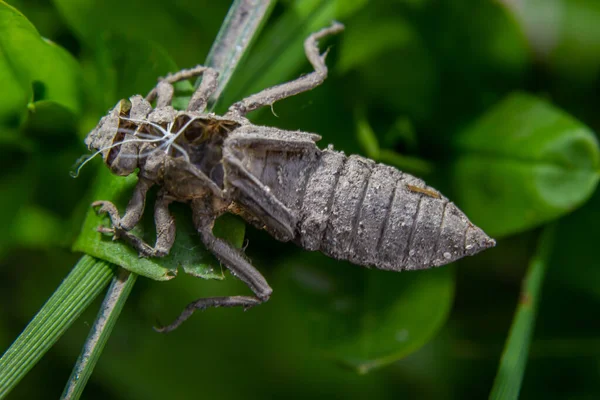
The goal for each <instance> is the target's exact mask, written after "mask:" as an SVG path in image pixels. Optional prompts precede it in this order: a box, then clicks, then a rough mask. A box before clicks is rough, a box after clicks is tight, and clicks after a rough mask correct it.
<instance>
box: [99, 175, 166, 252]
mask: <svg viewBox="0 0 600 400" xmlns="http://www.w3.org/2000/svg"><path fill="white" fill-rule="evenodd" d="M136 189H137V187H136ZM146 191H147V189H146ZM137 196H139V195H138V194H137V193H136V194H135V195H134V197H133V199H135V198H136V197H137ZM144 197H145V193H144ZM133 199H132V201H130V204H131V203H133ZM171 201H172V200H171V199H170V198H169V197H167V196H166V195H165V194H164V193H159V194H158V198H157V199H156V204H155V206H154V223H155V225H156V243H155V245H154V247H151V246H150V245H149V244H148V243H146V242H144V241H143V240H142V239H141V238H139V237H137V236H135V235H134V234H132V233H130V232H128V231H129V230H130V229H131V228H133V227H134V226H135V225H137V223H138V222H139V220H140V219H141V216H142V214H143V202H142V206H141V209H136V210H135V211H136V214H135V215H136V218H137V221H135V222H136V223H135V224H133V225H132V226H131V227H127V228H126V227H123V220H124V219H125V217H123V219H120V218H119V213H118V211H117V208H116V207H115V206H114V204H112V203H110V202H108V201H104V202H95V203H94V204H92V205H93V206H101V207H100V209H99V210H98V212H99V213H108V215H109V216H110V219H111V221H112V223H113V227H112V228H107V227H102V226H101V227H99V228H98V231H99V232H102V233H112V234H113V235H114V239H123V240H124V241H126V242H127V243H129V244H130V245H131V246H132V247H133V248H134V249H136V250H137V251H138V253H139V255H140V257H163V256H166V255H167V254H169V251H170V250H171V247H172V246H173V242H174V241H175V220H174V219H173V216H172V215H171V213H170V212H169V204H170V203H171ZM129 209H130V208H129V206H128V211H129ZM132 214H133V212H132ZM126 215H127V213H126ZM132 218H133V217H132Z"/></svg>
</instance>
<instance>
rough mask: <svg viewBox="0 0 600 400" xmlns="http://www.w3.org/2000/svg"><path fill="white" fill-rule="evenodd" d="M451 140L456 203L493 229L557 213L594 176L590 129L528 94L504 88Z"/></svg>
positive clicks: (598, 160) (511, 228) (589, 186)
mask: <svg viewBox="0 0 600 400" xmlns="http://www.w3.org/2000/svg"><path fill="white" fill-rule="evenodd" d="M454 144H455V148H456V149H457V151H458V152H459V156H458V157H457V159H456V160H455V162H454V163H453V171H452V178H451V179H452V184H453V188H454V189H455V191H456V199H457V203H458V204H459V205H460V206H461V208H462V209H463V210H464V211H465V213H466V214H467V215H468V216H469V218H470V219H471V221H473V223H475V224H477V225H479V226H481V227H482V228H483V229H484V230H485V231H486V232H488V233H489V234H490V235H492V236H496V237H498V236H506V235H510V234H514V233H517V232H522V231H525V230H527V229H531V228H534V227H536V226H539V225H541V224H543V223H545V222H548V221H551V220H553V219H556V218H559V217H561V216H563V215H565V214H567V213H569V212H571V211H573V210H574V209H576V208H577V207H579V206H580V205H581V204H583V203H584V202H585V201H586V200H587V199H588V198H589V197H590V196H591V195H592V193H593V192H594V190H595V188H596V185H597V183H598V178H599V173H598V172H599V169H600V151H599V149H598V141H597V140H596V137H595V136H594V134H593V132H592V131H591V130H590V129H588V128H587V127H586V126H585V125H583V124H582V123H581V122H579V121H577V120H575V119H574V118H573V117H571V116H569V115H568V114H566V113H564V112H563V111H561V110H559V109H557V108H555V107H554V106H552V105H550V104H548V103H547V102H545V101H543V100H541V99H539V98H537V97H534V96H531V95H527V94H523V93H516V94H512V95H510V96H508V97H507V98H506V99H504V100H503V101H501V102H500V103H498V104H497V105H496V106H494V107H493V108H492V109H491V110H490V111H488V112H487V113H486V114H485V115H483V116H482V117H481V118H479V119H478V120H477V121H476V122H475V123H474V124H473V125H472V126H471V127H470V128H469V129H466V130H465V131H464V132H462V133H461V134H460V135H458V136H457V137H456V138H455V143H454Z"/></svg>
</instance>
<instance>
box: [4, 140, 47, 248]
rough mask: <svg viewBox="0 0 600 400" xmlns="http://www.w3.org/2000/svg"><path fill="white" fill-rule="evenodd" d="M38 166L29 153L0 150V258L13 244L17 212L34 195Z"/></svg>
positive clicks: (10, 148) (10, 149)
mask: <svg viewBox="0 0 600 400" xmlns="http://www.w3.org/2000/svg"><path fill="white" fill-rule="evenodd" d="M37 167H38V165H37V162H36V160H35V159H34V157H32V155H31V154H30V153H29V152H26V151H23V150H22V149H20V148H14V147H8V146H3V147H0V193H1V195H0V221H2V226H3V229H1V230H0V255H2V254H3V253H4V252H5V251H6V250H8V248H9V247H10V246H11V245H13V244H14V243H15V239H16V238H15V237H14V229H15V224H16V223H18V214H19V210H20V209H21V208H22V207H23V206H24V205H25V204H27V203H28V202H29V201H30V200H31V198H32V196H33V193H34V190H35V186H36V183H37V181H38V177H37V175H36V173H35V172H36V169H37Z"/></svg>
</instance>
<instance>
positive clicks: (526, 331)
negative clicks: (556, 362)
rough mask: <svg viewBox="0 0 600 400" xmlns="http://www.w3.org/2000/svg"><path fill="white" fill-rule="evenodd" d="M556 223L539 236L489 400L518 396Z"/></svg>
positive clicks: (504, 399)
mask: <svg viewBox="0 0 600 400" xmlns="http://www.w3.org/2000/svg"><path fill="white" fill-rule="evenodd" d="M555 230H556V226H555V225H554V224H552V225H547V226H546V227H545V228H544V231H543V232H542V235H541V236H540V239H539V243H538V247H537V250H536V253H535V254H534V256H533V258H532V259H531V262H530V263H529V267H528V269H527V274H526V275H525V278H524V280H523V284H522V287H521V296H520V299H519V305H518V307H517V312H516V313H515V317H514V319H513V323H512V326H511V328H510V333H509V336H508V340H507V341H506V345H505V347H504V352H503V354H502V359H501V360H500V366H499V368H498V373H497V374H496V379H495V380H494V386H493V388H492V392H491V393H490V397H489V398H490V400H511V399H518V398H519V391H520V390H521V383H522V381H523V375H524V373H525V365H526V363H527V358H528V356H529V345H530V343H531V337H532V336H533V328H534V325H535V316H536V312H537V305H538V303H539V299H540V296H541V287H542V282H543V280H544V275H545V274H546V270H547V268H548V258H549V257H550V253H551V251H552V247H553V246H554V237H555Z"/></svg>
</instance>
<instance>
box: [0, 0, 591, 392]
mask: <svg viewBox="0 0 600 400" xmlns="http://www.w3.org/2000/svg"><path fill="white" fill-rule="evenodd" d="M523 3H526V4H523ZM228 7H229V2H217V1H209V0H194V1H192V0H176V1H172V2H164V1H158V0H145V1H141V0H129V1H114V0H103V1H100V0H85V1H84V0H53V1H51V2H47V1H42V0H37V1H36V0H20V1H8V4H7V3H4V2H1V1H0V87H1V88H2V89H1V90H0V165H1V166H2V168H1V169H0V223H1V224H2V229H1V230H0V301H1V302H2V304H3V306H2V307H0V349H3V350H4V349H6V348H8V347H9V345H10V343H11V342H12V341H13V340H14V339H15V338H16V337H17V336H18V334H19V333H20V332H21V331H22V330H23V328H24V327H25V325H26V324H27V322H28V321H29V320H30V319H31V318H32V317H33V316H34V315H35V313H36V312H37V310H38V309H39V308H40V307H41V306H42V305H43V303H44V302H45V300H46V299H47V298H48V297H49V296H50V295H51V294H52V292H53V291H54V289H55V288H56V287H57V286H58V285H59V283H60V281H61V280H62V279H63V278H64V277H65V276H66V275H67V274H68V272H69V271H70V268H71V267H72V266H73V265H74V264H75V263H76V261H77V259H78V258H79V257H80V255H81V254H80V253H73V252H71V247H72V245H73V244H74V243H77V244H76V248H77V250H79V251H84V252H87V253H89V254H92V255H94V256H96V257H100V258H104V259H107V260H109V261H111V262H115V263H119V264H121V265H122V266H125V267H130V268H131V269H133V270H135V271H136V272H138V273H140V274H142V275H145V276H147V277H150V278H154V279H158V280H160V279H170V278H171V277H172V274H170V272H169V271H168V270H169V269H170V270H171V272H172V270H174V269H175V267H176V266H185V267H186V268H185V271H186V272H188V273H190V274H191V275H195V276H201V277H205V278H217V280H200V279H198V278H196V277H193V276H190V275H188V274H185V273H183V272H179V274H178V276H177V277H176V278H175V279H170V280H168V281H167V282H160V281H157V280H152V279H145V278H142V279H138V281H137V284H136V286H135V287H134V289H133V292H132V294H131V296H130V298H129V301H128V302H127V304H126V306H125V309H124V311H123V313H122V315H121V318H120V319H119V321H118V323H117V326H116V328H115V330H114V332H113V334H112V336H111V338H110V341H109V343H108V345H107V347H106V349H105V351H104V354H103V355H102V358H101V359H100V361H99V363H98V365H97V368H96V370H95V372H94V374H93V375H92V378H91V380H90V382H89V384H88V387H87V389H86V392H85V398H87V399H95V398H98V399H104V398H114V399H162V398H199V397H202V398H214V399H234V398H265V397H276V398H277V397H286V398H307V397H311V398H327V397H332V396H340V397H345V398H365V397H367V396H369V397H372V398H382V399H387V398H389V399H392V398H394V399H395V398H400V397H403V396H404V397H408V398H420V399H463V398H484V397H487V396H488V395H489V393H490V391H491V388H492V386H493V384H494V377H495V376H496V373H497V370H498V365H499V360H500V358H501V355H502V348H503V346H504V343H505V342H506V340H507V336H508V333H509V329H510V326H511V321H512V320H513V317H514V316H515V310H516V308H517V306H518V305H519V304H521V305H522V306H523V304H525V306H527V305H528V299H527V298H526V297H524V296H521V297H520V294H519V292H520V287H521V283H522V280H523V277H524V275H525V271H526V269H527V266H528V264H529V263H530V261H531V259H532V257H534V255H536V254H537V255H538V256H536V257H535V261H536V262H537V261H539V260H541V262H542V264H548V270H547V276H546V279H545V280H544V281H543V295H542V298H541V301H540V303H539V310H538V315H537V320H536V328H535V331H534V333H533V339H532V342H531V345H530V348H529V352H528V353H527V348H526V347H525V348H524V349H520V348H516V351H517V352H518V351H519V350H520V351H521V354H520V356H522V357H528V364H527V368H526V370H525V375H524V377H523V386H522V388H521V396H522V397H523V398H544V399H563V398H565V399H566V398H569V399H592V398H598V397H600V370H599V368H598V365H600V364H599V363H600V336H599V332H600V319H599V318H597V315H598V312H597V310H598V307H599V305H600V289H599V288H600V272H599V271H600V269H599V267H598V261H597V251H596V247H595V246H596V243H597V240H598V237H600V229H599V228H598V226H599V224H598V221H599V220H600V194H599V193H598V190H597V188H596V186H597V182H598V177H599V172H600V152H599V150H598V141H597V134H596V133H595V132H598V131H600V114H599V113H598V112H597V109H598V107H599V98H598V93H600V92H599V89H600V82H599V77H600V28H599V27H600V24H599V23H598V21H600V3H598V2H597V1H595V0H552V1H549V0H535V1H529V2H513V1H508V0H506V1H503V0H496V1H491V0H489V1H479V0H458V1H450V0H393V1H391V0H372V1H367V0H352V1H349V0H339V1H333V0H331V1H329V0H287V1H284V0H282V1H279V2H278V3H277V5H276V6H275V8H274V10H273V13H272V15H271V17H270V19H269V20H268V21H267V24H266V25H265V28H264V31H263V32H262V34H261V36H260V37H259V39H258V41H257V42H256V43H255V46H254V47H253V48H252V50H251V52H250V55H249V57H247V58H246V59H245V60H244V61H243V63H242V64H241V66H240V67H239V68H238V70H237V72H236V74H235V76H234V77H233V80H232V82H231V83H230V85H229V86H228V88H227V89H226V92H225V93H224V95H223V98H222V101H221V102H220V103H219V104H218V107H217V109H218V110H219V109H220V110H222V109H224V108H226V106H227V105H228V104H230V103H231V102H233V101H235V100H237V99H240V98H242V97H243V96H245V95H248V94H251V93H255V92H257V91H258V90H260V89H262V88H264V87H267V86H270V85H273V84H276V83H280V82H283V81H286V80H289V79H292V78H294V77H296V76H298V75H299V74H301V73H306V72H308V71H310V66H309V65H308V63H307V62H306V60H305V57H304V53H303V50H302V41H303V40H304V38H305V37H306V36H307V35H308V34H309V33H310V32H313V31H315V30H317V29H319V28H321V27H323V26H325V25H327V24H329V23H330V21H331V20H333V19H337V20H340V21H341V22H343V23H344V24H345V25H346V31H345V32H344V33H343V34H341V35H339V36H338V37H336V38H334V39H332V40H330V41H328V43H327V44H329V45H331V51H330V54H329V56H328V65H329V66H330V77H329V78H328V80H327V81H326V82H325V84H324V85H323V86H321V87H319V88H317V89H315V90H313V91H312V92H310V93H306V94H302V95H299V96H296V97H294V98H291V99H288V100H285V101H282V102H279V103H277V104H275V106H274V111H275V113H276V114H277V115H274V114H273V113H270V112H269V110H263V111H258V112H256V113H254V114H253V115H251V119H252V120H253V121H254V122H255V123H257V124H265V125H274V126H279V127H281V128H287V129H300V130H305V131H311V132H317V133H319V134H320V135H322V136H323V140H322V145H323V146H325V145H327V144H329V143H332V144H334V145H335V147H336V148H338V149H342V150H344V151H345V152H347V153H362V154H365V155H367V156H369V157H372V158H375V159H376V160H378V161H381V162H386V163H390V164H392V165H396V166H398V167H400V168H401V169H404V170H407V171H408V172H412V173H414V174H416V175H419V176H421V177H423V178H424V179H426V180H427V182H428V183H429V184H431V185H432V186H434V187H438V188H440V189H441V190H442V192H444V193H445V194H446V195H447V196H448V197H449V198H451V199H453V200H454V201H455V202H456V203H457V205H459V207H461V208H462V209H463V210H464V211H465V212H466V214H467V215H469V216H470V217H471V219H472V220H473V222H474V223H476V224H478V225H480V226H481V227H482V228H483V229H484V230H486V232H488V233H489V234H490V235H492V236H494V237H496V238H497V239H498V245H497V247H496V248H494V249H492V250H489V251H486V252H484V253H482V254H480V255H478V256H477V257H473V258H469V259H465V260H462V261H460V262H458V263H456V264H455V265H451V266H447V267H444V268H440V269H436V270H432V271H426V272H420V273H401V274H394V273H390V272H383V271H376V270H368V269H362V268H358V267H356V266H353V265H350V264H347V263H342V262H336V261H334V260H330V259H328V258H326V257H324V256H322V255H320V254H315V253H307V252H304V251H302V250H299V249H297V248H295V247H294V246H293V245H291V244H281V243H278V242H276V241H275V240H274V239H272V238H270V237H269V236H268V235H266V234H265V233H264V232H258V231H256V230H254V229H251V228H249V229H248V230H247V232H246V239H247V243H248V247H247V250H246V251H247V253H248V255H249V256H250V258H251V259H252V260H253V263H254V264H255V265H256V266H257V267H258V268H259V269H260V270H261V271H262V272H264V274H265V276H266V277H267V279H268V280H269V282H270V284H271V286H272V287H273V288H274V291H275V292H274V295H273V297H272V299H271V300H270V301H269V302H268V303H266V304H264V305H261V306H260V307H257V308H255V309H252V310H251V311H248V312H241V310H210V311H207V312H203V313H198V314H197V315H194V317H193V318H191V319H190V320H189V321H188V322H186V323H185V325H183V326H182V327H181V328H180V329H178V330H176V331H175V332H173V333H171V334H169V335H159V334H156V333H154V332H153V331H152V330H151V329H150V328H151V326H152V325H153V324H154V323H155V322H156V319H157V318H160V319H161V320H162V321H163V322H168V321H170V320H171V319H172V318H174V317H175V316H176V315H178V313H179V312H180V310H181V309H182V307H183V306H184V305H185V304H187V303H188V302H190V301H192V300H194V299H195V298H197V297H205V296H212V295H230V294H242V293H247V291H248V290H247V288H245V287H244V285H243V284H241V283H240V282H238V281H237V280H235V279H230V277H229V278H228V279H224V280H219V278H222V277H223V276H222V274H221V273H220V272H219V271H220V268H219V266H218V264H215V263H214V260H213V262H211V259H210V258H206V254H205V253H204V252H203V250H202V249H201V246H200V243H199V241H197V242H194V236H193V232H191V230H190V229H189V224H188V225H187V228H186V218H189V213H187V214H186V210H185V207H175V209H176V211H177V213H178V224H179V226H181V227H182V228H181V230H180V231H179V232H180V235H179V237H178V245H179V247H178V250H176V254H174V256H173V257H172V259H170V260H168V261H167V263H168V266H167V268H166V269H165V268H163V269H160V268H162V266H161V262H160V261H159V262H153V261H148V260H146V261H144V262H136V258H135V256H133V255H132V254H129V253H128V251H129V250H128V249H127V248H126V247H123V246H122V247H120V248H117V247H106V246H109V244H102V243H103V242H101V239H100V237H99V236H98V235H97V234H96V233H95V232H92V230H91V229H90V227H94V226H96V225H97V224H98V223H99V221H101V220H100V219H98V220H94V219H93V218H95V217H94V216H93V214H90V213H89V211H88V209H89V204H90V203H91V201H92V200H94V199H98V198H101V197H102V196H105V195H106V196H111V195H115V196H116V195H117V194H119V193H120V195H121V197H123V199H122V200H123V201H125V202H126V200H127V199H126V196H127V188H128V185H129V187H130V185H131V184H132V183H133V179H131V178H129V180H128V179H115V178H111V177H109V176H108V174H107V172H106V170H105V169H103V168H102V165H101V163H100V162H99V160H96V162H94V163H92V164H90V165H89V166H88V167H86V169H84V170H83V171H82V173H81V176H80V177H79V178H78V179H72V178H71V177H70V176H69V170H70V169H71V166H72V165H73V163H74V161H75V160H76V159H77V158H78V157H79V156H80V155H81V154H83V153H85V152H86V149H85V148H84V146H83V143H82V141H83V138H84V137H85V135H86V134H87V132H89V130H90V129H91V128H93V126H95V124H96V123H97V121H98V119H99V118H100V117H101V116H102V115H104V114H105V113H106V111H107V110H108V109H109V108H111V107H112V106H114V104H116V102H117V101H118V100H119V99H121V98H123V97H128V96H130V95H133V94H137V93H142V94H145V93H147V92H148V90H149V89H151V88H152V86H153V85H154V84H155V82H156V78H157V77H158V76H164V75H165V74H166V73H167V72H169V71H175V70H177V69H178V67H179V68H183V67H191V66H193V65H196V64H198V63H201V62H202V61H203V60H204V59H205V58H206V54H207V53H208V50H209V48H210V45H211V43H212V41H213V39H214V38H215V36H216V33H217V31H218V29H219V26H220V25H221V22H222V20H223V18H224V16H225V14H226V12H227V8H228ZM17 10H18V11H17ZM21 13H22V14H21ZM115 182H116V183H115ZM111 191H112V192H111ZM149 204H151V203H149ZM86 213H87V217H86ZM84 220H85V221H86V222H85V224H84ZM553 221H556V225H555V228H556V236H555V238H554V241H553V242H549V241H545V242H544V240H546V239H547V238H548V237H550V236H551V235H542V239H543V240H542V241H541V242H542V244H540V247H543V251H541V250H540V251H538V242H539V238H540V232H541V231H542V230H543V229H545V228H544V226H546V225H547V224H549V223H552V222H553ZM82 224H83V226H84V231H83V232H82V233H81V235H80V232H81V227H82ZM146 230H147V231H151V230H152V227H151V226H150V227H148V228H147V229H146ZM221 231H222V235H223V236H225V237H228V238H229V239H230V240H232V241H234V242H236V244H237V245H238V246H240V245H242V238H243V225H242V224H241V222H240V221H239V220H236V219H228V220H225V221H222V225H221ZM77 237H79V239H77V241H76V238H77ZM98 243H100V244H101V246H100V247H98V246H97V244H98ZM548 243H551V244H550V245H548ZM543 244H545V246H542V245H543ZM102 246H104V247H102ZM114 246H118V245H114ZM548 246H550V248H546V247H548ZM98 249H99V250H98ZM130 253H131V252H130ZM540 253H541V254H542V256H540ZM189 254H192V255H193V256H188V255H189ZM182 255H183V256H182ZM182 257H185V258H182ZM132 260H133V261H132ZM144 263H145V264H144ZM132 264H135V265H133V267H132V266H131V265H132ZM162 265H163V266H164V265H166V264H162ZM534 265H536V263H535V262H534V263H533V264H532V268H533V266H534ZM533 276H534V277H535V276H536V275H535V274H534V275H533ZM536 282H537V281H536ZM530 283H531V282H530ZM538 295H539V294H536V298H537V296H538ZM98 305H99V299H98V301H97V302H96V303H95V304H94V305H93V306H92V307H90V309H88V310H87V311H86V313H84V315H83V316H82V317H81V318H80V319H79V320H78V321H77V322H76V323H75V324H74V325H73V326H72V328H71V329H70V330H69V331H67V333H66V334H65V336H64V337H63V338H62V339H61V340H60V341H59V342H58V343H57V344H56V346H54V347H53V349H52V350H51V351H50V352H49V353H48V354H47V356H46V357H44V358H43V359H42V361H41V362H40V363H39V364H38V365H37V366H36V367H35V368H34V369H33V370H32V372H31V373H30V374H29V375H28V376H27V377H26V378H25V379H24V380H23V381H22V382H21V383H20V385H19V386H18V387H17V388H16V389H15V390H14V391H13V392H12V393H11V394H10V395H9V398H15V399H16V398H19V399H26V398H31V399H34V398H46V397H57V396H58V395H59V394H60V392H61V390H62V387H63V386H64V383H65V381H66V380H67V378H68V376H69V374H70V371H71V368H72V365H73V363H74V362H75V360H76V358H77V355H78V353H79V351H80V348H81V345H82V344H83V341H84V338H85V335H86V333H87V331H88V330H89V326H90V324H91V323H92V322H93V320H94V318H95V313H96V310H97V306H98ZM534 314H535V313H534ZM519 315H520V314H519ZM530 318H532V317H530ZM519 327H520V325H518V324H516V325H515V328H514V331H515V332H516V334H517V336H518V335H519V334H521V336H519V337H521V338H525V341H528V337H527V335H526V332H525V330H524V331H523V332H520V330H519V329H520V328H519ZM509 349H513V350H514V348H512V347H510V348H509ZM508 354H509V355H510V352H509V353H508ZM375 369H376V370H375ZM514 370H515V371H516V370H517V368H514ZM357 372H358V373H357ZM365 372H369V373H368V374H364V373H365ZM518 376H519V378H520V377H521V375H520V373H518ZM517 392H518V389H517ZM496 398H512V397H496Z"/></svg>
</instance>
